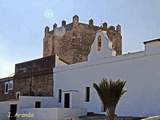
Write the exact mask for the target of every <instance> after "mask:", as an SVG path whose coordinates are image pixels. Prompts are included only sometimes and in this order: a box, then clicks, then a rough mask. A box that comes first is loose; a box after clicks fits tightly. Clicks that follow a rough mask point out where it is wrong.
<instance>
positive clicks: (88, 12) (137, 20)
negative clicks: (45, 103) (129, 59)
mask: <svg viewBox="0 0 160 120" xmlns="http://www.w3.org/2000/svg"><path fill="white" fill-rule="evenodd" d="M75 14H77V15H78V16H79V17H80V21H81V22H86V23H87V22H88V20H89V19H90V18H93V19H94V21H95V24H97V25H101V24H102V22H107V23H108V25H117V24H120V25H121V26H122V35H123V52H124V53H127V52H134V51H141V50H143V49H144V46H143V42H144V41H146V40H150V39H154V38H160V0H25V1H24V0H0V77H4V76H9V75H10V74H12V73H14V64H15V63H19V62H23V61H26V60H31V59H35V58H39V57H41V56H42V40H43V35H44V34H43V32H44V27H45V26H46V25H48V26H49V27H50V28H52V25H53V24H54V23H57V24H58V25H60V24H61V21H62V20H63V19H65V20H66V21H67V22H68V23H69V22H71V20H72V17H73V16H74V15H75Z"/></svg>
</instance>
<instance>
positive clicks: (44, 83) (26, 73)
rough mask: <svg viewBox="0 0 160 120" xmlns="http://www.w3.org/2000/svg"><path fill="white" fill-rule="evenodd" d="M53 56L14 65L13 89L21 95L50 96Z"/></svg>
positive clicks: (53, 64) (51, 91)
mask: <svg viewBox="0 0 160 120" xmlns="http://www.w3.org/2000/svg"><path fill="white" fill-rule="evenodd" d="M54 59H55V58H54V56H49V57H45V58H40V59H37V60H33V61H28V62H24V63H20V64H16V66H15V76H14V79H15V83H14V84H15V86H16V87H15V91H20V92H21V95H23V96H52V95H53V68H54V66H55V60H54Z"/></svg>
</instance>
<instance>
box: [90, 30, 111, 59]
mask: <svg viewBox="0 0 160 120" xmlns="http://www.w3.org/2000/svg"><path fill="white" fill-rule="evenodd" d="M113 55H114V50H113V49H112V42H111V41H110V40H109V38H108V36H107V32H106V31H98V32H97V33H96V37H95V40H94V42H93V44H92V46H91V51H90V54H89V56H88V61H92V60H99V59H102V58H104V57H110V56H113Z"/></svg>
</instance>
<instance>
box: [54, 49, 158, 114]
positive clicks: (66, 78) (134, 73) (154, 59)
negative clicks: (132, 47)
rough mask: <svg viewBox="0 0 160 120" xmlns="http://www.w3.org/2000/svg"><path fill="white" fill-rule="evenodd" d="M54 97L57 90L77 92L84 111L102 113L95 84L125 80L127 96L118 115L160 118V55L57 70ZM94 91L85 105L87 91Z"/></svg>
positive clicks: (119, 58) (111, 59)
mask: <svg viewBox="0 0 160 120" xmlns="http://www.w3.org/2000/svg"><path fill="white" fill-rule="evenodd" d="M54 77H55V78H54V80H55V95H56V97H58V89H59V88H61V89H62V90H78V91H79V94H80V97H81V98H82V101H81V103H79V104H82V107H84V108H87V110H88V111H90V112H91V111H93V112H100V111H101V109H102V106H101V101H100V99H99V97H98V95H97V93H96V91H95V90H94V89H93V87H92V85H93V83H94V82H100V80H101V79H102V78H103V77H105V78H108V79H113V80H117V79H122V80H126V81H127V84H126V89H127V93H126V94H125V95H124V96H123V97H122V99H121V100H120V103H119V105H118V108H117V113H118V114H119V115H126V116H128V115H132V116H134V115H135V116H148V115H157V114H160V104H159V101H160V94H159V91H160V52H159V53H158V52H157V51H156V54H146V52H138V53H134V54H128V55H123V56H117V57H109V58H104V59H102V60H99V61H97V62H93V63H91V62H90V63H80V64H75V65H69V66H67V67H56V68H55V70H54ZM87 86H90V87H91V101H90V102H89V103H87V102H85V87H87Z"/></svg>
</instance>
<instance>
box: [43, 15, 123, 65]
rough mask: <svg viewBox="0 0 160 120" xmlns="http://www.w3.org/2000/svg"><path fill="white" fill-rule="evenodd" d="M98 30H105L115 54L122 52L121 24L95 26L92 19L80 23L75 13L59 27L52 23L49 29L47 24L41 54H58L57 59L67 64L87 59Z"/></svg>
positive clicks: (45, 55)
mask: <svg viewBox="0 0 160 120" xmlns="http://www.w3.org/2000/svg"><path fill="white" fill-rule="evenodd" d="M99 30H103V31H106V33H107V35H108V38H109V39H110V41H111V42H112V49H114V50H115V51H116V55H121V54H122V36H121V26H120V25H117V26H116V28H115V27H114V26H110V27H108V26H107V23H103V25H102V26H95V25H94V21H93V20H92V19H90V20H89V23H88V24H85V23H80V22H79V17H78V16H77V15H75V16H74V17H73V20H72V23H69V24H66V21H65V20H63V21H62V25H61V27H57V24H54V25H53V29H52V30H50V29H49V27H48V26H46V28H45V36H44V39H43V56H44V57H47V56H50V55H55V54H56V55H58V57H59V59H60V60H61V61H63V62H65V63H67V64H74V63H78V62H83V61H87V59H88V54H89V53H90V50H91V45H92V43H93V41H94V38H95V35H96V32H97V31H99Z"/></svg>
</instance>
